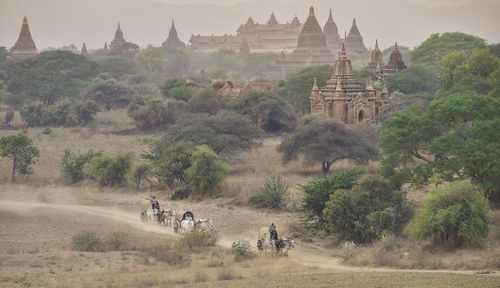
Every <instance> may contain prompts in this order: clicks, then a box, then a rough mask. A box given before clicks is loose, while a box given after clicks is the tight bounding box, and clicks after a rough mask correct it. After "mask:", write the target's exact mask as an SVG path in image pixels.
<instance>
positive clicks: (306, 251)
mask: <svg viewBox="0 0 500 288" xmlns="http://www.w3.org/2000/svg"><path fill="white" fill-rule="evenodd" d="M26 207H29V208H34V209H35V208H36V209H40V208H42V210H43V209H49V210H50V211H51V213H53V212H54V211H61V212H63V211H68V212H77V213H85V214H88V215H93V216H97V217H105V218H107V219H108V220H112V221H116V222H120V223H122V224H126V225H128V226H130V227H132V228H134V229H137V230H140V231H144V232H148V233H157V234H164V235H169V236H173V237H178V236H179V235H178V234H176V233H174V231H173V229H172V228H170V227H165V226H161V227H159V226H158V225H154V224H149V223H143V222H141V221H140V219H139V215H136V214H132V213H130V212H126V211H123V210H119V209H114V208H109V207H103V206H84V205H62V204H51V203H38V202H16V201H0V210H6V211H11V212H19V211H23V210H24V209H26ZM38 213H43V211H38ZM222 234H223V233H222ZM237 240H238V239H230V238H228V237H222V239H220V241H219V245H220V246H222V247H225V248H230V247H231V244H232V243H233V241H237ZM325 252H326V251H325V250H321V249H312V248H306V247H300V244H299V245H298V247H296V248H295V249H293V250H292V251H291V252H290V256H289V258H290V259H291V260H293V261H297V262H299V263H301V264H304V265H308V266H313V267H321V268H325V269H333V270H338V271H349V272H401V273H453V274H465V275H473V274H477V271H472V270H411V269H392V268H373V267H353V266H347V265H343V264H342V263H341V262H340V259H339V258H336V257H331V256H330V255H328V254H327V253H325ZM487 275H489V276H497V277H498V276H500V272H499V271H490V273H489V274H487Z"/></svg>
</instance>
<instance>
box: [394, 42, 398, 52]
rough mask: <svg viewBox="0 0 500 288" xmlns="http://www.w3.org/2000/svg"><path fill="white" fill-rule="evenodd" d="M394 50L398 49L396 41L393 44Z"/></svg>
mask: <svg viewBox="0 0 500 288" xmlns="http://www.w3.org/2000/svg"><path fill="white" fill-rule="evenodd" d="M394 50H399V48H398V42H397V41H396V44H394Z"/></svg>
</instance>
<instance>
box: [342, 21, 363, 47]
mask: <svg viewBox="0 0 500 288" xmlns="http://www.w3.org/2000/svg"><path fill="white" fill-rule="evenodd" d="M345 46H346V47H345V48H346V49H347V50H351V51H355V52H358V53H359V52H365V51H366V47H365V44H363V37H362V36H361V33H360V32H359V29H358V25H357V24H356V18H354V19H353V20H352V26H351V30H350V31H349V34H347V37H346V38H345Z"/></svg>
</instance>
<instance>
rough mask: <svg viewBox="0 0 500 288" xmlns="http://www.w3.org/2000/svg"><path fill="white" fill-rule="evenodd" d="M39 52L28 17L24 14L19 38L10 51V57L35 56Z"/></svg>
mask: <svg viewBox="0 0 500 288" xmlns="http://www.w3.org/2000/svg"><path fill="white" fill-rule="evenodd" d="M37 53H38V52H37V50H36V45H35V41H33V38H32V37H31V32H30V27H29V26H28V18H27V17H26V16H24V18H23V25H22V26H21V32H19V38H18V39H17V42H16V44H14V47H12V50H11V52H10V59H24V58H29V57H34V56H36V54H37Z"/></svg>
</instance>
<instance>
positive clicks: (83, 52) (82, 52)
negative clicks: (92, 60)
mask: <svg viewBox="0 0 500 288" xmlns="http://www.w3.org/2000/svg"><path fill="white" fill-rule="evenodd" d="M88 54H89V53H88V51H87V45H85V42H83V46H82V50H81V51H80V55H88Z"/></svg>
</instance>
